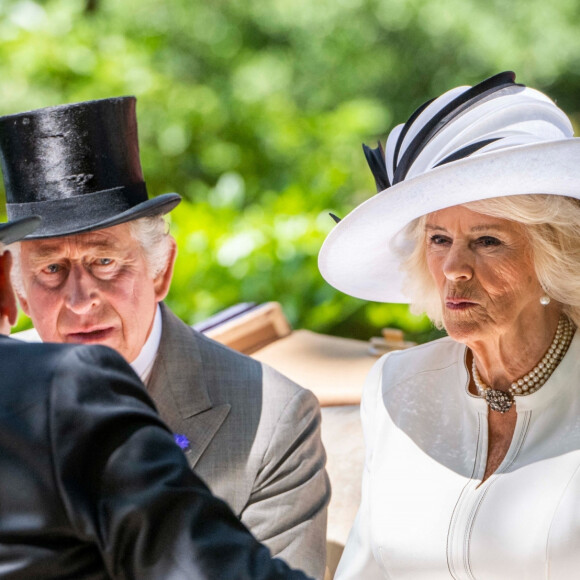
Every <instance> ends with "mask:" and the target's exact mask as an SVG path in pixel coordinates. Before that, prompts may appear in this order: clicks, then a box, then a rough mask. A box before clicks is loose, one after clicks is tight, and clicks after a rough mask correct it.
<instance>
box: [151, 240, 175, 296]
mask: <svg viewBox="0 0 580 580" xmlns="http://www.w3.org/2000/svg"><path fill="white" fill-rule="evenodd" d="M169 244H170V249H169V256H168V257H167V265H166V266H165V269H164V270H162V271H161V272H159V274H157V276H156V277H155V280H154V281H153V284H154V286H155V298H156V299H157V302H161V301H162V300H163V299H164V298H165V297H166V296H167V293H168V292H169V287H170V286H171V278H172V277H173V266H175V258H176V257H177V243H176V242H175V239H174V238H173V236H169Z"/></svg>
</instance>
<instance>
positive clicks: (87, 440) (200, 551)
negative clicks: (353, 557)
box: [0, 217, 306, 580]
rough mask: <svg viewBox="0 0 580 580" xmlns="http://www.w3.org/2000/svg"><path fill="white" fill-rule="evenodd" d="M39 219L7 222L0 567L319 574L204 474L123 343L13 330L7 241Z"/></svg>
mask: <svg viewBox="0 0 580 580" xmlns="http://www.w3.org/2000/svg"><path fill="white" fill-rule="evenodd" d="M39 221H40V220H39V219H38V218H36V217H26V218H22V219H20V220H17V221H14V222H11V223H7V224H6V223H3V224H0V366H1V368H2V385H1V387H0V472H1V473H2V477H0V576H1V577H2V578H4V579H6V580H10V579H18V580H52V579H57V578H63V577H67V578H88V577H90V578H94V579H95V580H98V579H103V580H105V579H111V578H119V579H120V578H140V579H141V580H146V579H151V580H157V579H159V578H177V577H179V578H198V579H200V580H201V579H208V580H210V579H213V578H231V579H233V578H240V579H242V578H243V579H250V578H256V579H258V578H259V579H261V580H266V579H271V580H282V579H288V580H306V576H305V575H304V574H302V573H301V572H298V571H293V570H290V569H288V567H287V566H286V565H285V564H284V563H283V562H282V561H280V560H277V561H276V560H271V559H270V556H269V553H268V550H267V549H266V548H264V547H263V546H261V545H260V544H259V543H258V542H256V541H255V539H254V538H252V536H251V534H250V533H249V532H248V531H247V530H246V529H245V528H244V526H243V525H242V524H241V523H240V522H239V520H238V519H237V518H236V517H235V516H234V514H233V513H232V512H231V511H230V510H229V508H228V507H227V506H226V504H225V503H224V502H222V501H221V500H218V499H216V498H214V497H213V496H212V495H211V493H210V491H209V490H208V489H207V487H206V486H205V485H204V484H203V483H202V482H201V480H200V479H199V478H198V477H197V476H196V475H195V474H194V473H192V472H191V470H190V469H189V466H188V464H187V461H186V459H185V456H184V455H183V453H182V452H181V451H180V449H179V447H178V446H177V445H176V442H175V440H174V437H173V435H172V433H171V432H170V431H169V430H168V429H167V427H166V426H165V425H164V424H163V423H162V422H161V420H160V419H159V416H158V415H157V413H156V411H155V408H154V405H153V403H152V402H151V399H150V398H149V397H148V396H147V394H146V392H145V390H144V389H143V385H142V384H141V382H140V381H139V379H138V378H137V376H136V375H135V373H134V372H133V371H132V370H131V369H130V367H129V366H128V365H127V363H126V361H125V360H123V358H122V357H121V356H120V355H119V354H117V353H116V352H115V351H113V350H111V349H109V348H105V347H102V346H86V345H65V344H27V343H24V342H21V341H19V340H14V339H11V338H8V337H7V336H4V335H5V334H8V332H9V331H10V325H11V324H13V323H14V321H15V320H16V315H17V307H16V297H15V295H14V292H13V290H12V286H11V284H10V263H11V259H10V254H9V252H7V251H4V246H5V245H6V244H9V243H11V242H14V241H16V240H18V239H20V238H22V237H23V236H25V235H27V234H29V233H31V232H32V231H33V230H34V229H35V228H36V227H37V226H38V223H39ZM224 554H227V557H224Z"/></svg>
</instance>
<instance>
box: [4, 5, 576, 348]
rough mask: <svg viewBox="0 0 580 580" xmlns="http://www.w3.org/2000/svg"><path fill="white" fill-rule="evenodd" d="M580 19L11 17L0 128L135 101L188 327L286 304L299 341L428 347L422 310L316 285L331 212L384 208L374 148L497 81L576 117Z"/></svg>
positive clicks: (191, 14)
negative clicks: (427, 104)
mask: <svg viewBox="0 0 580 580" xmlns="http://www.w3.org/2000/svg"><path fill="white" fill-rule="evenodd" d="M579 15H580V4H579V3H578V2H576V1H575V0H558V2H554V3H548V2H546V1H545V0H489V1H487V2H481V1H480V0H213V1H212V2H207V1H205V0H123V1H122V2H121V1H119V0H46V1H41V0H36V1H33V0H0V83H1V87H0V114H10V113H16V112H21V111H24V110H29V109H33V108H38V107H45V106H50V105H56V104H62V103H67V102H75V101H81V100H89V99H97V98H104V97H110V96H118V95H126V94H133V95H136V96H137V97H138V117H139V129H140V144H141V156H142V164H143V168H144V172H145V176H146V179H147V184H148V189H149V192H150V194H152V195H157V194H161V193H166V192H169V191H176V192H179V193H180V194H182V195H183V197H184V201H183V202H182V204H181V205H180V206H179V207H178V208H177V209H176V210H174V212H173V213H172V215H171V220H172V231H173V233H174V235H175V236H176V238H177V241H178V245H179V258H178V263H177V267H176V272H175V278H174V281H173V285H172V289H171V293H170V296H169V298H168V302H169V303H170V305H171V307H172V308H174V309H175V311H176V312H177V313H178V314H179V315H180V316H181V317H182V318H183V319H185V320H186V321H188V322H190V323H194V322H196V321H199V320H201V319H203V318H205V317H207V316H209V315H210V314H213V313H214V312H216V311H218V310H220V309H222V308H225V307H227V306H230V305H232V304H234V303H237V302H241V301H255V302H263V301H268V300H278V301H280V302H281V303H282V305H283V308H284V310H285V312H286V314H287V316H288V317H289V319H290V320H291V322H292V324H293V325H294V326H295V327H302V328H309V329H312V330H316V331H320V332H327V333H335V334H342V335H347V336H356V337H359V338H365V339H366V338H368V337H369V336H372V335H376V334H377V332H378V329H380V328H381V327H382V326H398V327H400V328H403V329H405V330H406V331H407V333H408V335H410V336H411V337H412V338H415V339H419V340H426V339H428V338H430V337H432V336H433V335H434V333H433V331H432V329H431V327H430V325H429V323H428V321H427V320H426V319H424V318H421V317H415V316H411V315H410V314H409V313H408V310H407V307H406V306H402V305H383V304H368V303H364V302H362V301H360V300H356V299H353V298H350V297H347V296H344V295H342V294H340V293H339V292H337V291H335V290H333V289H332V288H330V287H329V286H328V285H327V284H325V282H324V281H323V280H322V278H321V277H320V275H319V273H318V270H317V266H316V257H317V253H318V249H319V247H320V245H321V243H322V241H323V239H324V237H325V235H326V234H327V233H328V231H330V229H331V228H332V225H333V222H332V221H331V219H330V218H329V217H328V212H329V211H333V212H334V213H336V214H338V215H339V216H342V215H344V214H346V213H348V211H350V210H351V209H352V208H353V207H354V206H355V205H357V204H358V203H360V202H361V201H362V200H364V199H366V198H368V197H369V196H370V195H372V194H373V193H374V183H373V180H372V177H371V175H370V172H369V171H368V169H367V168H366V164H365V161H364V157H363V155H362V151H361V147H360V144H361V142H367V143H369V144H374V143H375V142H376V140H377V139H378V138H381V139H384V138H385V136H386V134H387V132H388V130H389V129H390V128H391V127H392V126H393V125H394V124H396V123H399V122H402V121H404V120H405V119H406V118H407V117H408V116H409V115H410V113H411V112H412V111H413V110H414V108H415V107H416V106H418V105H419V104H421V103H422V102H423V101H425V100H426V99H427V98H430V97H432V96H436V95H438V94H440V93H441V92H443V91H444V90H447V89H448V88H451V87H453V86H456V85H460V84H473V83H475V82H478V81H479V80H481V79H483V78H485V77H486V76H490V75H492V74H495V73H496V72H499V71H501V70H514V71H516V72H517V75H518V76H517V79H518V80H519V81H521V82H524V83H526V84H528V85H531V86H534V87H537V88H539V89H542V90H544V91H546V92H547V93H548V94H549V95H550V96H552V97H553V98H555V99H556V100H557V101H558V102H559V104H560V105H561V106H562V107H563V108H564V110H566V111H567V112H568V113H569V114H570V115H571V116H572V117H573V118H575V117H577V116H578V114H579V109H580V106H579V104H578V99H577V96H578V95H580V35H579V34H578V26H577V23H578V18H579ZM26 324H27V322H26V321H25V320H23V321H22V322H21V327H23V326H25V325H26Z"/></svg>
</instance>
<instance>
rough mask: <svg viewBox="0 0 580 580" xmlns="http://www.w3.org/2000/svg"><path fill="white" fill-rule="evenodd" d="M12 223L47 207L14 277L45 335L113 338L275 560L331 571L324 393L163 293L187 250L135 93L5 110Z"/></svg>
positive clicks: (199, 465)
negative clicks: (141, 134) (141, 133)
mask: <svg viewBox="0 0 580 580" xmlns="http://www.w3.org/2000/svg"><path fill="white" fill-rule="evenodd" d="M0 156H1V161H2V171H3V176H4V181H5V186H6V199H7V205H6V207H7V212H8V215H9V216H10V217H11V218H19V217H25V216H29V215H40V216H41V217H42V218H43V221H42V225H41V226H40V227H39V229H38V230H37V231H35V232H34V233H33V234H30V235H28V236H27V237H26V238H25V240H24V241H22V242H20V244H18V245H19V246H20V247H19V248H18V251H17V252H16V256H15V269H16V270H17V272H16V276H15V278H14V280H15V282H16V290H17V293H18V296H19V299H20V303H21V305H22V308H23V309H24V311H25V312H26V313H27V314H28V315H29V316H30V317H31V319H32V321H33V323H34V326H35V328H36V330H37V332H38V334H39V336H40V338H41V339H42V340H43V341H51V342H72V343H84V344H102V345H106V346H110V347H112V348H114V349H115V350H117V351H118V352H119V353H120V354H122V355H123V356H124V357H125V359H126V360H127V361H128V362H129V363H130V364H131V366H132V367H133V369H134V370H135V371H136V372H137V374H138V375H139V376H140V377H141V379H142V380H143V382H144V383H145V384H146V386H147V390H148V392H149V394H150V395H151V397H152V398H153V400H154V401H155V404H156V406H157V408H158V410H159V412H160V414H161V417H162V418H163V419H164V421H165V422H166V423H167V424H168V425H169V427H170V428H171V430H172V431H173V432H174V433H175V434H176V436H178V437H179V440H180V441H181V442H182V446H183V448H184V449H185V452H186V456H187V458H188V460H189V464H190V466H191V467H192V468H193V469H194V470H195V472H196V473H197V474H198V475H200V476H201V477H202V479H203V480H204V481H205V482H206V483H207V484H208V485H209V487H210V488H211V490H212V491H213V492H214V493H215V494H216V495H217V496H218V497H221V498H223V499H225V500H226V501H227V502H228V503H229V505H230V506H231V507H232V509H233V510H234V512H235V513H236V514H237V515H238V516H239V517H240V519H241V521H242V522H243V523H244V524H246V526H247V527H248V528H250V530H251V531H252V532H253V533H254V535H255V536H256V537H257V539H258V540H260V541H262V542H264V543H265V544H266V545H267V546H268V547H269V548H270V550H271V552H272V553H273V555H275V556H279V557H281V558H283V559H284V560H286V561H287V562H288V563H289V564H290V565H292V566H295V567H298V568H300V569H303V570H305V571H306V572H307V573H309V574H310V575H312V576H314V577H316V578H321V577H322V576H323V575H324V565H325V545H326V544H325V542H326V538H325V534H326V506H327V503H328V500H329V495H330V488H329V482H328V477H327V475H326V471H325V468H324V464H325V454H324V449H323V447H322V443H321V439H320V411H319V407H318V403H317V400H316V398H315V397H314V395H313V394H312V393H310V392H309V391H307V390H304V389H302V388H300V387H299V386H297V385H296V384H294V383H292V382H291V381H290V380H288V379H287V378H285V377H283V376H282V375H280V374H279V373H277V372H276V371H274V370H273V369H271V368H269V367H267V366H265V365H263V364H261V363H259V362H257V361H254V360H253V359H250V358H249V357H246V356H243V355H241V354H239V353H236V352H234V351H232V350H230V349H228V348H226V347H224V346H222V345H220V344H217V343H215V342H213V341H211V340H209V339H207V338H206V337H204V336H202V335H200V334H199V333H197V332H195V331H194V330H192V329H191V328H190V327H189V326H187V325H185V324H184V323H183V322H181V321H180V320H179V319H178V318H177V317H176V316H175V315H174V314H173V313H172V312H171V311H170V310H169V308H167V306H166V305H165V304H163V302H162V300H163V299H164V298H165V296H166V294H167V292H168V290H169V286H170V282H171V276H172V270H173V264H174V260H175V255H176V245H175V241H174V239H173V238H172V237H171V236H170V235H168V233H167V231H166V224H165V222H164V219H163V214H165V213H166V212H168V211H170V210H172V209H173V208H174V207H175V206H176V205H177V204H178V203H179V201H180V197H179V196H178V195H177V194H175V193H170V194H165V195H161V196H159V197H156V198H152V199H148V196H147V191H146V188H145V183H144V181H143V176H142V172H141V166H140V161H139V149H138V141H137V121H136V114H135V99H134V98H133V97H122V98H114V99H103V100H98V101H90V102H86V103H76V104H71V105H63V106H59V107H51V108H47V109H40V110H37V111H32V112H28V113H22V114H17V115H10V116H6V117H2V118H0Z"/></svg>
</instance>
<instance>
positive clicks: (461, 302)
mask: <svg viewBox="0 0 580 580" xmlns="http://www.w3.org/2000/svg"><path fill="white" fill-rule="evenodd" d="M445 306H446V307H447V308H448V309H449V310H468V309H469V308H472V307H473V306H476V303H475V302H471V301H470V300H466V299H464V298H447V299H446V300H445Z"/></svg>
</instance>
